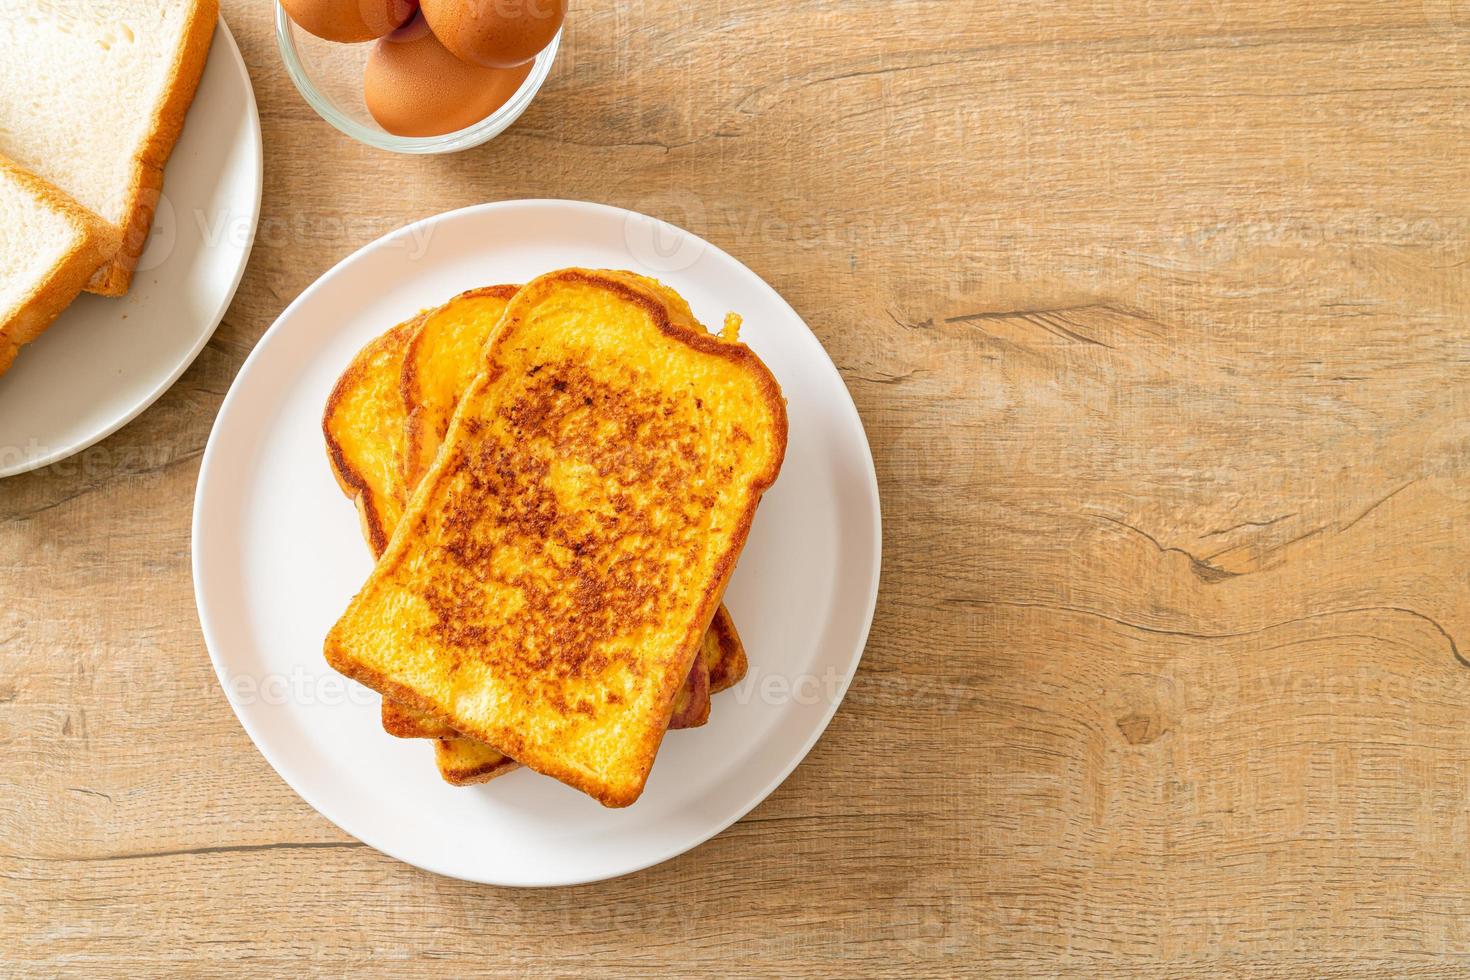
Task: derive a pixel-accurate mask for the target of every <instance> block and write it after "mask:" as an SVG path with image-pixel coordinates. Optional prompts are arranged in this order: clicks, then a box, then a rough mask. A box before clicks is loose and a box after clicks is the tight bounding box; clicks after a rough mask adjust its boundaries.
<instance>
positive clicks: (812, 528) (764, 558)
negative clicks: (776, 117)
mask: <svg viewBox="0 0 1470 980" xmlns="http://www.w3.org/2000/svg"><path fill="white" fill-rule="evenodd" d="M566 266H588V267H593V268H627V269H632V270H633V271H636V272H642V273H644V274H647V275H653V276H657V277H658V278H660V279H662V280H663V281H664V282H666V283H667V284H668V285H670V286H672V287H673V288H675V289H676V290H678V291H679V292H680V293H682V294H683V295H684V297H685V298H686V299H687V300H688V301H689V303H690V305H691V306H692V307H693V309H694V312H695V315H696V316H698V317H699V318H700V320H701V321H703V322H704V323H706V324H719V323H720V322H721V321H722V319H723V317H724V314H725V312H726V311H728V310H735V311H737V312H739V313H741V314H743V315H744V317H745V324H744V327H743V328H742V331H741V339H743V340H744V341H745V342H746V343H748V344H749V345H750V346H751V348H753V349H754V350H755V351H756V353H758V354H759V355H760V356H761V357H762V358H763V359H764V360H765V362H766V364H768V365H769V366H770V368H771V371H772V373H774V374H775V376H776V379H777V380H778V381H779V382H780V383H781V385H782V388H783V389H784V391H785V394H786V398H787V401H788V405H789V416H790V436H789V438H790V441H789V447H788V450H787V453H786V463H785V467H784V469H783V470H782V473H781V477H780V479H779V480H777V481H776V485H775V486H774V487H773V488H772V489H771V490H770V491H769V492H768V493H767V494H766V497H765V500H764V502H763V503H762V504H761V507H760V509H759V511H758V512H757V513H756V519H755V525H754V527H753V528H752V531H751V534H750V539H749V541H748V543H747V545H746V548H745V551H744V553H743V554H742V556H741V558H740V563H739V566H738V567H737V569H736V571H735V574H734V577H733V579H732V580H731V583H730V586H729V590H728V592H727V593H726V597H725V598H726V603H727V605H728V606H729V608H730V611H731V613H732V614H733V616H734V618H735V622H736V624H737V626H738V628H739V629H740V632H741V635H742V637H743V639H744V641H745V646H746V649H747V651H748V654H749V657H750V672H749V674H748V675H747V677H746V679H745V681H744V682H743V683H741V684H740V685H739V686H737V687H736V688H734V689H733V690H731V691H727V692H724V693H722V694H719V695H717V696H716V697H715V698H714V703H713V707H712V709H711V712H710V715H711V718H710V722H709V724H708V725H706V726H705V727H703V728H699V729H694V730H690V731H678V732H670V733H669V735H668V737H667V738H665V739H664V743H663V747H662V749H661V750H660V752H659V756H658V761H657V764H656V765H655V766H654V768H653V773H652V775H651V776H650V777H649V781H648V784H647V787H646V789H645V791H644V793H643V796H642V798H641V799H639V800H638V802H636V803H635V804H633V805H632V806H630V807H628V808H626V809H623V810H609V809H604V808H603V807H602V806H600V805H599V804H597V803H596V802H594V801H593V800H592V799H590V798H588V797H586V796H583V795H582V794H580V793H578V792H576V791H574V790H572V789H569V788H567V787H566V786H563V785H561V784H560V783H557V782H555V781H554V780H551V779H549V778H547V777H544V776H540V775H538V774H536V773H534V772H531V771H529V770H519V771H517V772H513V773H511V774H509V775H507V776H504V777H502V778H500V779H497V780H495V781H494V782H492V783H490V784H488V785H484V786H479V787H472V788H462V789H457V788H454V787H452V786H448V785H446V784H445V783H443V782H441V781H440V779H439V776H438V773H437V772H436V771H435V768H434V761H433V752H432V750H431V747H430V745H429V743H427V742H425V741H412V740H401V739H396V738H392V737H391V736H389V735H387V734H385V733H384V731H383V729H382V727H381V726H380V724H379V717H378V698H377V696H376V695H374V694H372V693H371V692H368V691H367V690H365V689H364V688H361V687H358V686H357V685H356V684H353V683H351V682H348V681H346V680H344V679H343V678H341V677H340V676H338V675H337V674H336V673H334V672H333V671H332V669H331V668H330V667H328V666H327V665H326V662H325V661H324V660H323V658H322V639H323V638H324V637H325V636H326V633H327V630H328V629H329V628H330V627H331V625H332V623H333V622H335V621H336V619H337V617H338V616H339V615H341V613H342V611H343V610H344V609H345V608H346V606H347V603H348V600H349V599H351V597H352V595H353V593H355V592H356V591H357V589H358V588H359V587H360V586H361V585H362V583H363V581H364V580H365V579H366V578H367V575H368V572H369V571H370V570H371V568H372V560H371V558H370V557H369V555H368V551H367V547H366V546H365V544H364V543H363V540H362V537H361V535H360V533H359V530H358V520H357V514H356V512H355V511H354V509H353V507H352V506H351V504H350V503H349V502H348V501H347V499H346V498H345V497H344V496H343V495H342V492H341V491H340V490H339V489H338V487H337V485H336V483H335V481H334V480H333V478H332V475H331V473H330V472H329V470H328V468H327V459H326V452H325V450H324V448H323V445H322V435H321V427H320V426H321V423H320V418H321V412H322V407H323V405H325V403H326V400H327V394H328V392H329V391H330V389H331V387H332V385H333V383H334V382H335V381H336V379H337V376H338V375H339V374H340V373H341V372H342V370H343V369H344V368H345V367H346V366H347V363H348V361H349V360H350V359H351V358H352V356H353V354H354V353H355V352H356V351H357V350H358V349H359V348H360V347H362V346H363V345H364V344H365V343H367V342H368V341H369V340H370V339H371V338H373V337H374V336H376V335H378V334H380V333H382V332H383V331H385V330H387V329H388V328H389V327H391V326H392V325H393V324H395V323H398V322H399V321H401V320H404V319H406V318H408V317H409V316H412V315H413V314H414V313H416V312H417V311H418V310H420V309H422V308H424V307H428V306H434V305H437V304H439V303H441V302H443V301H445V300H446V299H448V298H449V297H451V296H453V295H454V294H456V293H458V292H460V291H462V290H465V289H469V288H472V287H475V286H483V285H489V284H492V283H514V282H524V281H526V280H528V279H531V278H533V277H535V276H536V275H539V274H541V273H543V272H549V271H551V270H553V269H557V268H562V267H566ZM193 547H194V591H195V598H196V600H197V602H198V604H199V618H200V622H201V624H202V625H203V628H204V637H205V641H206V643H207V644H208V646H209V651H210V655H211V656H212V657H213V658H214V664H215V669H216V671H217V672H218V674H219V677H220V682H221V684H222V685H223V686H224V688H225V691H226V694H227V696H228V697H229V699H230V702H231V704H232V705H233V706H234V709H235V713H236V714H237V715H238V716H239V718H240V722H241V724H243V725H244V726H245V730H246V731H247V732H249V733H250V737H251V738H253V739H254V740H255V744H256V746H257V747H258V748H259V749H260V751H261V754H263V755H264V756H265V757H266V759H267V760H268V761H269V762H270V763H271V765H273V766H274V767H275V768H276V771H277V772H279V773H280V774H281V776H282V777H283V778H284V779H285V780H286V782H288V783H290V784H291V786H292V787H293V788H294V789H295V790H296V792H298V793H300V794H301V796H302V798H303V799H305V800H306V801H307V802H308V803H310V804H311V805H312V806H314V807H316V809H317V810H319V811H320V812H321V813H322V814H323V815H324V816H326V817H327V818H328V819H329V820H331V821H332V822H333V823H335V824H337V826H339V827H341V828H342V829H343V830H344V831H346V832H347V833H349V834H351V835H352V836H354V837H356V838H358V839H359V840H361V841H363V842H364V843H366V844H368V845H370V846H372V847H375V848H377V849H378V850H380V851H383V852H385V853H387V854H390V855H392V856H393V857H396V858H399V859H400V860H403V861H407V862H409V863H410V864H414V865H417V866H419V867H421V868H425V869H427V870H429V871H434V872H438V873H439V874H445V875H451V876H453V877H457V878H465V879H468V880H471V881H479V882H485V883H489V884H501V885H562V884H575V883H580V882H586V881H596V880H599V879H602V878H610V877H613V876H615V875H620V874H625V873H627V872H630V871H636V870H638V869H640V868H645V867H648V866H649V865H651V864H655V863H657V862H660V861H664V860H667V859H668V858H671V857H673V856H675V855H677V854H681V853H683V852H684V851H686V850H688V849H689V848H691V847H694V846H696V845H698V844H700V843H701V842H703V841H705V840H707V839H709V838H710V837H712V836H713V835H715V834H717V833H719V832H720V831H721V830H723V829H724V828H725V827H728V826H729V825H730V824H731V823H733V822H735V821H736V820H738V819H739V818H740V817H741V816H743V815H744V814H745V813H747V812H748V811H749V810H750V809H751V808H752V807H754V806H755V805H756V804H757V803H759V802H760V801H761V800H763V799H764V798H765V797H766V796H767V794H769V793H770V792H771V791H772V790H774V789H775V788H776V787H777V786H778V785H780V783H781V781H782V780H783V779H785V778H786V776H787V774H789V773H790V772H791V770H792V769H794V768H795V767H796V765H797V763H799V762H800V761H801V760H802V758H803V757H804V756H805V755H806V753H807V751H808V750H809V749H810V748H811V747H812V745H813V744H814V743H815V742H816V740H817V738H818V737H819V736H820V735H821V734H822V730H823V729H824V728H826V726H827V722H828V721H829V720H830V719H831V718H832V715H833V713H834V712H835V711H836V710H837V705H838V704H839V702H840V701H841V700H842V695H843V693H844V692H845V691H846V689H847V684H848V682H849V681H850V680H851V678H852V675H853V672H854V671H855V670H856V669H857V664H858V660H859V658H860V657H861V656H862V651H863V646H864V644H865V642H866V640H867V635H868V627H869V624H870V623H871V621H872V617H873V606H874V603H875V601H876V599H877V591H878V570H879V559H880V550H881V539H880V534H879V510H878V486H877V480H876V478H875V475H874V471H873V459H872V455H871V453H870V452H869V449H868V443H867V439H866V437H865V436H864V434H863V427H862V422H861V421H860V420H859V418H858V414H857V411H856V409H855V408H854V407H853V403H852V399H851V397H850V396H849V395H848V392H847V389H846V388H845V387H844V386H843V383H842V378H841V377H840V376H839V375H838V373H837V370H836V368H835V367H833V365H832V362H831V360H829V359H828V357H827V354H826V352H825V351H823V350H822V347H821V345H820V344H819V343H818V342H817V339H816V337H814V336H813V335H812V333H811V331H810V330H809V329H807V327H806V325H805V324H804V323H802V321H801V318H800V317H798V316H797V315H796V313H795V312H794V311H793V310H792V309H791V307H790V306H788V305H787V304H786V303H785V302H784V301H783V300H782V299H781V297H780V296H778V295H777V294H776V293H775V291H774V290H772V289H771V287H769V286H767V285H766V284H765V283H764V282H762V281H761V280H760V278H759V277H757V276H756V275H755V273H753V272H751V271H750V270H749V269H747V268H746V267H745V266H743V265H741V264H740V263H739V262H737V261H735V260H734V259H732V258H731V257H730V256H728V255H726V254H725V253H724V252H721V251H720V250H719V249H717V248H715V247H714V246H712V245H709V244H707V243H705V242H703V241H701V240H700V239H698V238H696V237H694V236H693V235H690V234H688V233H686V232H682V231H679V230H678V229H675V228H673V227H672V226H669V225H666V224H663V223H662V222H655V221H652V220H651V219H648V218H644V217H642V216H640V215H635V214H632V213H631V212H627V211H622V210H619V209H617V208H610V207H604V206H601V205H594V204H580V203H575V202H570V201H511V202H505V203H500V204H487V205H482V206H479V207H473V208H467V209H465V210H463V211H455V212H452V213H450V214H444V215H440V216H438V217H435V218H430V219H428V220H426V221H421V222H419V223H417V224H414V225H411V226H409V227H407V228H403V229H401V230H399V231H396V232H394V233H393V234H391V235H388V236H386V237H384V238H381V239H379V240H378V241H376V242H374V243H373V244H371V245H369V246H367V247H366V248H364V249H362V250H361V251H359V252H357V253H356V254H355V255H353V256H351V257H349V258H348V259H346V260H344V261H343V262H342V263H341V264H339V265H338V266H337V267H336V268H334V269H332V270H331V271H330V272H328V273H327V274H326V275H324V276H322V277H321V278H320V279H318V280H317V281H316V283H315V284H313V285H312V286H311V287H310V288H309V289H307V290H306V291H305V292H304V293H302V294H301V296H300V297H299V298H298V299H297V300H296V302H294V303H292V304H291V306H290V307H289V308H287V310H286V311H285V312H284V313H282V314H281V318H280V319H279V320H277V321H276V323H275V324H274V325H273V326H272V327H271V329H270V330H269V331H267V333H266V334H265V336H264V337H263V338H262V339H261V341H260V344H259V345H258V346H257V347H256V348H255V351H254V352H253V353H252V354H251V355H250V358H249V360H247V361H246V362H245V366H244V367H243V368H242V369H241V371H240V375H239V377H238V378H236V380H235V384H234V387H233V388H231V389H230V393H229V395H228V397H226V399H225V402H224V406H223V407H222V408H221V409H220V414H219V418H218V420H217V421H216V422H215V426H214V432H213V434H212V435H211V436H210V440H209V445H208V447H207V448H206V450H205V453H204V461H203V464H202V467H201V470H200V473H199V488H198V492H197V494H196V497H195V502H194V546H193ZM837 792H839V793H840V792H841V788H840V787H838V788H837Z"/></svg>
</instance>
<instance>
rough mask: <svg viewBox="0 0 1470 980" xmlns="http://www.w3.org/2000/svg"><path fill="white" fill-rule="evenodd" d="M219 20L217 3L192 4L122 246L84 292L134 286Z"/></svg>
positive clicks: (137, 173) (144, 154) (141, 153)
mask: <svg viewBox="0 0 1470 980" xmlns="http://www.w3.org/2000/svg"><path fill="white" fill-rule="evenodd" d="M218 20H219V0H194V6H193V9H192V10H191V11H190V14H189V20H188V23H187V25H186V26H185V28H184V35H183V43H182V44H180V46H179V48H178V50H177V51H175V52H174V61H173V65H172V66H171V68H170V70H169V84H168V89H167V92H166V94H165V95H164V98H163V101H161V102H160V103H159V104H158V107H157V109H156V110H155V112H154V114H153V124H152V128H151V130H150V132H149V134H148V138H147V139H145V140H144V141H143V145H142V146H141V147H139V149H138V154H137V157H136V159H135V162H134V168H133V183H132V186H131V187H129V188H128V200H129V202H130V203H129V205H128V210H127V216H126V218H125V219H124V221H123V223H122V225H121V227H119V228H118V229H117V232H118V235H119V242H120V244H119V246H118V249H117V251H116V254H115V255H114V256H113V259H112V261H111V262H109V263H108V264H107V265H105V266H103V267H102V268H100V269H98V270H97V272H96V275H94V276H93V277H92V278H91V280H90V281H89V282H88V283H87V286H86V288H87V292H90V293H98V294H100V295H102V296H121V295H123V294H124V293H126V292H127V291H128V287H129V286H130V285H131V284H132V281H133V270H134V269H135V268H136V267H137V265H138V259H139V258H140V257H142V255H143V247H144V246H145V245H147V244H148V231H149V229H150V228H151V227H152V226H153V214H154V211H155V210H157V208H158V199H159V197H160V195H161V194H162V193H163V168H164V166H165V165H166V164H167V163H168V158H169V156H170V154H172V153H173V150H174V145H175V144H176V143H178V141H179V134H180V133H181V132H182V131H183V129H184V117H185V116H186V115H187V114H188V112H189V106H190V104H191V103H192V102H193V101H194V94H195V92H197V91H198V89H199V80H200V78H202V77H203V75H204V65H205V62H206V61H207V60H208V58H209V49H210V46H211V44H212V43H213V41H214V27H215V24H216V22H218Z"/></svg>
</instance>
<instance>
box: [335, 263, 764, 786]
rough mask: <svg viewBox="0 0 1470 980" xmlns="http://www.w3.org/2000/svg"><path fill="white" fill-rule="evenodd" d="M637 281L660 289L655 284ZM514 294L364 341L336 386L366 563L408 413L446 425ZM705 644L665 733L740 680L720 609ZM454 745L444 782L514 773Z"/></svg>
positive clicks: (399, 722) (479, 296) (397, 713)
mask: <svg viewBox="0 0 1470 980" xmlns="http://www.w3.org/2000/svg"><path fill="white" fill-rule="evenodd" d="M628 275H631V273H630V274H628ZM643 281H644V282H647V283H651V284H653V285H655V286H658V284H657V283H654V282H653V280H643ZM519 288H520V287H518V286H509V285H506V286H489V287H484V288H482V289H474V290H469V291H468V292H465V293H462V294H460V295H459V296H456V297H454V298H453V299H451V300H450V301H449V302H448V303H445V304H444V305H443V306H440V307H437V308H435V309H431V310H426V311H423V312H421V313H420V314H419V315H417V316H415V317H412V318H410V319H409V320H407V321H404V322H403V323H401V324H398V325H397V326H395V327H393V328H392V329H391V330H389V331H388V332H386V333H385V334H383V335H381V336H380V337H377V338H375V339H374V340H373V341H371V342H369V343H368V344H367V345H366V346H365V347H364V348H363V349H362V350H361V351H360V352H359V353H358V354H357V356H356V357H354V359H353V361H352V362H351V363H350V364H349V365H348V368H347V370H346V371H344V372H343V374H342V377H341V378H340V379H339V380H338V382H337V384H336V385H335V386H334V388H333V391H332V394H331V396H330V398H329V400H328V404H327V409H326V412H325V413H324V416H323V425H322V428H323V432H324V434H325V437H326V443H327V448H328V458H329V460H330V462H331V465H332V471H333V474H334V475H335V476H336V479H337V482H338V484H339V485H340V486H341V488H342V490H343V491H344V492H345V493H346V494H347V495H348V496H349V497H351V498H353V500H354V501H355V503H356V504H357V507H358V511H359V514H360V517H361V520H362V526H363V535H364V537H365V539H366V540H367V542H368V545H369V547H370V548H371V550H372V552H373V555H374V557H377V556H379V555H381V554H382V551H383V548H384V547H385V546H386V544H387V539H388V537H389V536H391V534H392V531H393V528H394V527H396V525H397V522H398V517H399V515H400V513H401V512H402V508H403V505H404V504H405V503H406V498H407V496H408V494H409V492H410V491H411V489H412V487H413V486H414V484H415V483H416V482H417V476H415V477H414V478H413V481H412V482H408V481H407V480H405V470H406V468H407V467H406V466H405V457H406V456H407V455H408V454H410V452H411V450H409V448H408V447H409V445H410V444H411V441H412V440H414V439H415V436H414V434H413V433H414V425H413V424H412V423H411V422H410V416H412V415H413V414H414V409H420V410H422V409H423V407H424V406H425V405H428V406H429V413H428V414H426V415H425V416H424V417H426V418H428V419H435V420H438V419H444V418H445V416H444V415H443V413H444V412H445V411H448V413H449V414H450V415H452V414H453V404H455V403H457V402H458V398H459V395H460V394H462V393H463V388H464V387H465V386H467V385H468V382H469V380H470V378H471V377H472V376H473V369H474V365H475V364H476V363H478V355H479V348H480V347H482V346H483V345H484V341H485V338H486V337H487V336H488V334H489V332H490V330H491V329H493V327H494V325H495V324H496V323H498V320H499V317H500V314H501V313H502V312H503V310H504V307H505V304H506V302H507V301H508V300H509V298H510V297H512V296H514V294H515V292H516V291H517V290H518V289H519ZM658 288H660V289H662V288H663V287H661V286H658ZM666 292H667V295H668V296H670V297H672V300H673V301H674V302H675V303H676V305H677V306H680V307H682V312H681V313H680V314H679V315H680V316H681V317H682V318H683V319H684V320H685V321H692V315H690V314H689V312H688V307H687V305H684V304H683V300H682V299H681V298H679V297H677V295H676V294H673V293H672V292H671V291H666ZM466 341H468V342H466ZM445 350H452V351H453V352H454V354H453V357H447V356H443V355H442V353H439V354H436V352H442V351H445ZM410 359H412V360H414V362H415V365H414V368H413V371H414V373H415V375H416V377H414V378H413V380H411V381H410V380H409V378H410V369H409V368H408V363H409V361H410ZM444 377H449V378H453V379H456V383H457V384H458V385H459V387H458V389H456V388H455V387H454V384H449V385H446V384H444V383H443V380H442V379H443V378H444ZM409 399H412V401H409ZM446 403H447V408H446V407H445V406H446ZM445 425H447V421H445V422H443V423H442V425H441V424H435V425H432V426H426V427H423V428H422V429H420V432H421V434H420V435H419V436H418V437H417V439H418V445H419V446H420V448H422V447H423V446H424V445H427V446H428V447H429V452H430V454H431V455H432V454H433V453H436V452H437V451H438V447H439V444H440V442H441V441H442V438H443V427H444V426H445ZM430 440H432V441H430ZM705 642H706V647H707V649H709V650H711V651H717V653H718V656H715V655H713V654H712V655H711V656H710V657H708V658H707V659H708V661H709V662H708V664H707V665H705V667H706V669H707V670H708V672H709V680H708V682H706V681H705V679H704V678H701V677H699V676H697V675H698V673H699V671H700V669H701V667H700V665H695V666H694V667H691V670H690V675H689V677H688V678H687V679H686V682H685V685H684V687H683V688H681V691H680V695H679V701H678V704H677V707H676V711H675V713H674V716H673V717H671V720H670V727H674V728H680V727H693V726H694V725H696V724H704V723H705V722H706V721H707V720H708V718H709V702H708V694H706V693H703V692H704V691H706V690H707V691H708V692H711V693H712V692H716V691H722V690H725V689H726V688H727V687H729V686H732V685H733V684H734V683H737V682H738V681H739V680H740V679H741V678H742V677H744V675H745V670H746V658H745V651H744V648H743V646H742V645H741V643H740V640H739V635H738V633H737V632H736V631H735V626H734V622H733V621H732V620H731V619H730V616H729V613H728V612H727V611H726V610H725V609H724V607H723V606H721V607H720V609H719V611H718V613H717V615H716V617H715V619H714V622H713V624H712V626H711V629H710V632H709V633H708V634H707V636H706V641H705ZM382 724H383V727H384V729H385V730H387V731H388V732H389V733H390V734H392V735H395V736H398V737H400V738H432V739H440V740H447V741H451V742H452V741H461V739H460V738H459V733H458V732H455V731H454V730H453V729H452V728H450V727H449V726H448V725H446V724H444V723H443V722H442V721H440V720H438V719H436V718H434V717H432V716H430V715H428V714H426V713H424V712H422V711H419V710H417V709H415V708H412V707H409V706H407V705H403V704H400V703H398V702H396V701H393V700H392V699H389V698H384V699H383V704H382ZM462 741H464V742H465V743H467V744H465V745H448V746H445V747H441V748H440V749H439V750H438V751H437V752H436V755H437V757H438V759H439V761H440V763H441V765H440V775H441V776H443V777H444V778H445V780H446V781H448V782H451V783H454V784H457V785H468V784H471V783H481V782H486V781H488V780H489V779H491V778H494V776H497V775H501V774H503V773H505V772H509V771H510V770H511V769H513V768H515V766H514V765H508V764H506V760H505V757H504V756H501V755H500V754H499V753H498V752H495V751H494V750H492V749H489V748H488V747H487V746H485V745H484V744H483V743H479V742H474V741H473V740H469V739H463V740H462Z"/></svg>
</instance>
